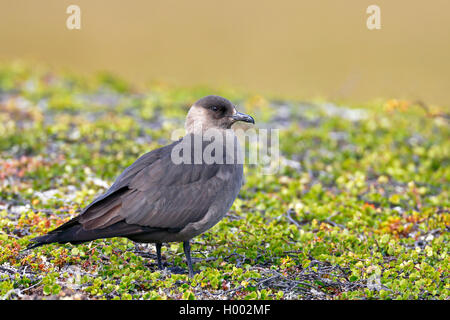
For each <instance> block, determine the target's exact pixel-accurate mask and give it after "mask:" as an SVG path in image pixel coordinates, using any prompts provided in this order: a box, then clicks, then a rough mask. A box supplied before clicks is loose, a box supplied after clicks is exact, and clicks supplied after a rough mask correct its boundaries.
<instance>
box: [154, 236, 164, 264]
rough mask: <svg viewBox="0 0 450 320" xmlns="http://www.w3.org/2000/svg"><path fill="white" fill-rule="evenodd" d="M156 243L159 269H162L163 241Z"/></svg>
mask: <svg viewBox="0 0 450 320" xmlns="http://www.w3.org/2000/svg"><path fill="white" fill-rule="evenodd" d="M155 245H156V256H157V257H158V268H159V270H162V269H163V267H162V262H161V246H162V244H161V243H155Z"/></svg>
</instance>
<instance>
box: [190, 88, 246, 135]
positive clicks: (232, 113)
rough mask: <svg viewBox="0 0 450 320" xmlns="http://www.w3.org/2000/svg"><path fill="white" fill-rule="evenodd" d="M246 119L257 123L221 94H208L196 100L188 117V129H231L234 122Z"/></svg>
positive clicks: (191, 130)
mask: <svg viewBox="0 0 450 320" xmlns="http://www.w3.org/2000/svg"><path fill="white" fill-rule="evenodd" d="M237 121H244V122H248V123H253V124H254V123H255V120H254V119H253V118H252V117H251V116H249V115H247V114H244V113H241V112H238V111H237V110H236V106H235V105H234V104H232V103H231V102H230V101H229V100H227V99H225V98H222V97H220V96H206V97H204V98H201V99H200V100H198V101H197V102H195V103H194V104H193V105H192V107H191V108H190V109H189V112H188V115H187V117H186V125H185V126H186V131H187V132H188V133H192V132H194V131H196V130H199V129H200V130H202V131H205V130H208V129H212V128H214V129H222V130H223V129H230V128H231V126H232V125H233V123H235V122H237Z"/></svg>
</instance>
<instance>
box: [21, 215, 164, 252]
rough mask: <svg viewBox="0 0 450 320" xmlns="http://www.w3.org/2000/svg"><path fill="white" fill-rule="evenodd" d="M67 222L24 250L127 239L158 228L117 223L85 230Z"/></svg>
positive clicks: (80, 226) (35, 240) (37, 238)
mask: <svg viewBox="0 0 450 320" xmlns="http://www.w3.org/2000/svg"><path fill="white" fill-rule="evenodd" d="M69 222H71V221H69ZM69 222H68V223H67V227H66V228H61V227H59V228H57V229H55V230H53V231H51V232H49V233H48V234H45V235H43V236H39V237H36V238H33V239H31V241H32V242H33V243H31V244H30V245H29V246H28V247H27V248H26V249H24V250H29V249H33V248H37V247H39V246H42V245H44V244H50V243H55V242H56V243H68V242H70V243H72V244H78V243H83V242H87V241H92V240H95V239H100V238H112V237H127V236H132V235H137V234H141V233H147V232H152V231H155V230H159V228H150V227H144V226H139V225H133V224H127V223H126V222H124V221H120V222H117V223H115V224H113V225H110V226H108V227H106V228H103V229H93V230H86V229H84V228H83V226H82V225H81V224H80V223H76V224H75V223H70V224H69Z"/></svg>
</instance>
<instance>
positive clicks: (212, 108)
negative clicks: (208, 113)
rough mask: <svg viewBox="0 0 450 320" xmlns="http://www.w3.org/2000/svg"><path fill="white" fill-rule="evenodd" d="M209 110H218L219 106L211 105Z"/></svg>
mask: <svg viewBox="0 0 450 320" xmlns="http://www.w3.org/2000/svg"><path fill="white" fill-rule="evenodd" d="M211 110H212V111H218V110H219V107H216V106H212V107H211Z"/></svg>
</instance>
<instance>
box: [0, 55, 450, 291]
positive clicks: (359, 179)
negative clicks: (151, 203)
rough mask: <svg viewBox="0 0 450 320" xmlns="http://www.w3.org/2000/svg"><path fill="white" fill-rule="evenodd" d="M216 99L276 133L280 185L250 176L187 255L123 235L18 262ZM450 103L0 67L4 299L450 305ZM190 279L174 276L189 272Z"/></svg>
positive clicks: (0, 283)
mask: <svg viewBox="0 0 450 320" xmlns="http://www.w3.org/2000/svg"><path fill="white" fill-rule="evenodd" d="M212 93H213V94H220V95H223V96H225V97H227V98H229V99H230V100H232V101H233V102H235V103H236V104H237V105H238V106H239V107H240V110H242V111H244V112H246V113H248V114H251V115H252V116H253V117H254V118H255V120H256V124H257V127H258V128H278V129H280V150H281V156H282V157H281V161H280V168H279V170H278V171H277V172H276V173H275V174H272V175H264V174H261V172H260V168H258V166H254V165H251V166H250V165H249V166H246V167H245V176H246V178H245V179H246V181H245V185H244V186H243V188H242V190H241V192H240V194H239V197H238V199H236V201H235V203H234V204H233V206H232V208H231V210H230V212H229V213H228V214H227V215H226V217H225V218H224V219H223V220H222V221H221V222H219V223H218V224H217V225H216V226H215V227H214V228H212V229H211V230H209V231H208V232H206V233H205V234H203V235H201V236H198V237H196V238H194V239H193V241H192V255H193V259H194V262H195V269H196V270H197V271H199V272H198V273H197V274H196V275H195V276H194V278H192V279H189V278H188V276H187V272H186V263H185V259H184V254H183V249H182V245H181V244H178V243H169V244H166V245H165V246H164V247H163V263H164V266H165V267H166V269H165V270H162V271H160V270H158V268H157V266H156V254H155V248H154V246H153V245H152V244H148V245H147V244H136V243H133V242H132V241H130V240H128V239H125V238H112V239H100V240H96V241H92V242H89V243H85V244H82V245H76V246H74V245H70V244H65V245H57V244H52V245H47V246H43V247H39V248H37V249H34V250H29V251H22V250H23V249H24V248H25V247H26V246H27V245H28V244H29V240H30V239H31V238H33V237H35V236H38V235H41V234H43V233H45V232H48V231H50V230H52V229H53V228H55V227H57V226H59V225H60V224H62V223H64V222H65V221H67V220H69V219H70V218H71V217H73V216H75V215H77V214H78V213H79V212H80V210H81V209H82V208H83V207H84V206H86V205H87V204H89V203H90V201H92V200H93V199H94V198H95V197H96V196H97V195H99V194H101V193H102V192H104V191H105V190H106V189H107V188H108V186H109V185H110V184H111V183H112V182H113V181H114V179H115V177H117V176H118V174H120V173H121V172H122V170H123V169H125V168H126V167H127V166H128V165H130V164H131V163H132V162H133V161H134V160H135V159H137V158H138V157H139V156H140V155H142V154H143V153H145V152H148V151H150V150H152V149H154V148H157V147H160V146H162V145H165V144H167V143H169V142H170V141H171V140H170V139H171V133H172V132H173V130H175V129H177V128H182V127H183V122H184V117H185V115H186V112H187V110H188V108H189V106H190V104H192V103H193V102H194V101H195V100H196V99H198V98H200V97H202V96H205V95H208V94H212ZM445 112H446V110H445V108H442V107H441V108H440V107H438V106H425V105H424V104H423V103H422V104H421V103H415V102H408V101H401V100H389V101H384V100H378V101H372V102H369V103H365V104H351V103H343V102H336V101H335V102H329V101H325V100H321V99H315V100H314V101H292V100H283V99H280V98H270V97H266V96H264V95H256V94H249V93H245V92H240V91H238V90H230V89H220V90H217V89H214V90H212V89H211V88H204V87H195V88H179V87H174V86H170V85H167V84H163V83H152V84H151V85H149V86H148V87H146V89H144V90H140V91H138V90H136V89H134V88H133V86H132V85H130V84H129V83H127V82H125V81H123V80H121V79H118V78H117V77H114V76H112V75H110V74H108V73H102V74H98V75H95V76H94V75H93V76H90V77H89V76H83V77H82V76H78V75H76V74H75V75H74V74H66V73H55V72H51V71H49V70H46V69H36V68H31V67H30V66H29V65H26V64H20V63H14V64H3V65H1V66H0V298H4V299H33V298H43V299H54V298H68V299H448V297H449V288H450V286H449V253H448V249H449V243H448V242H449V233H448V231H449V227H450V214H449V178H450V167H449V152H450V135H449V133H450V132H449V123H448V116H446V114H445ZM177 270H178V271H177Z"/></svg>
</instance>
